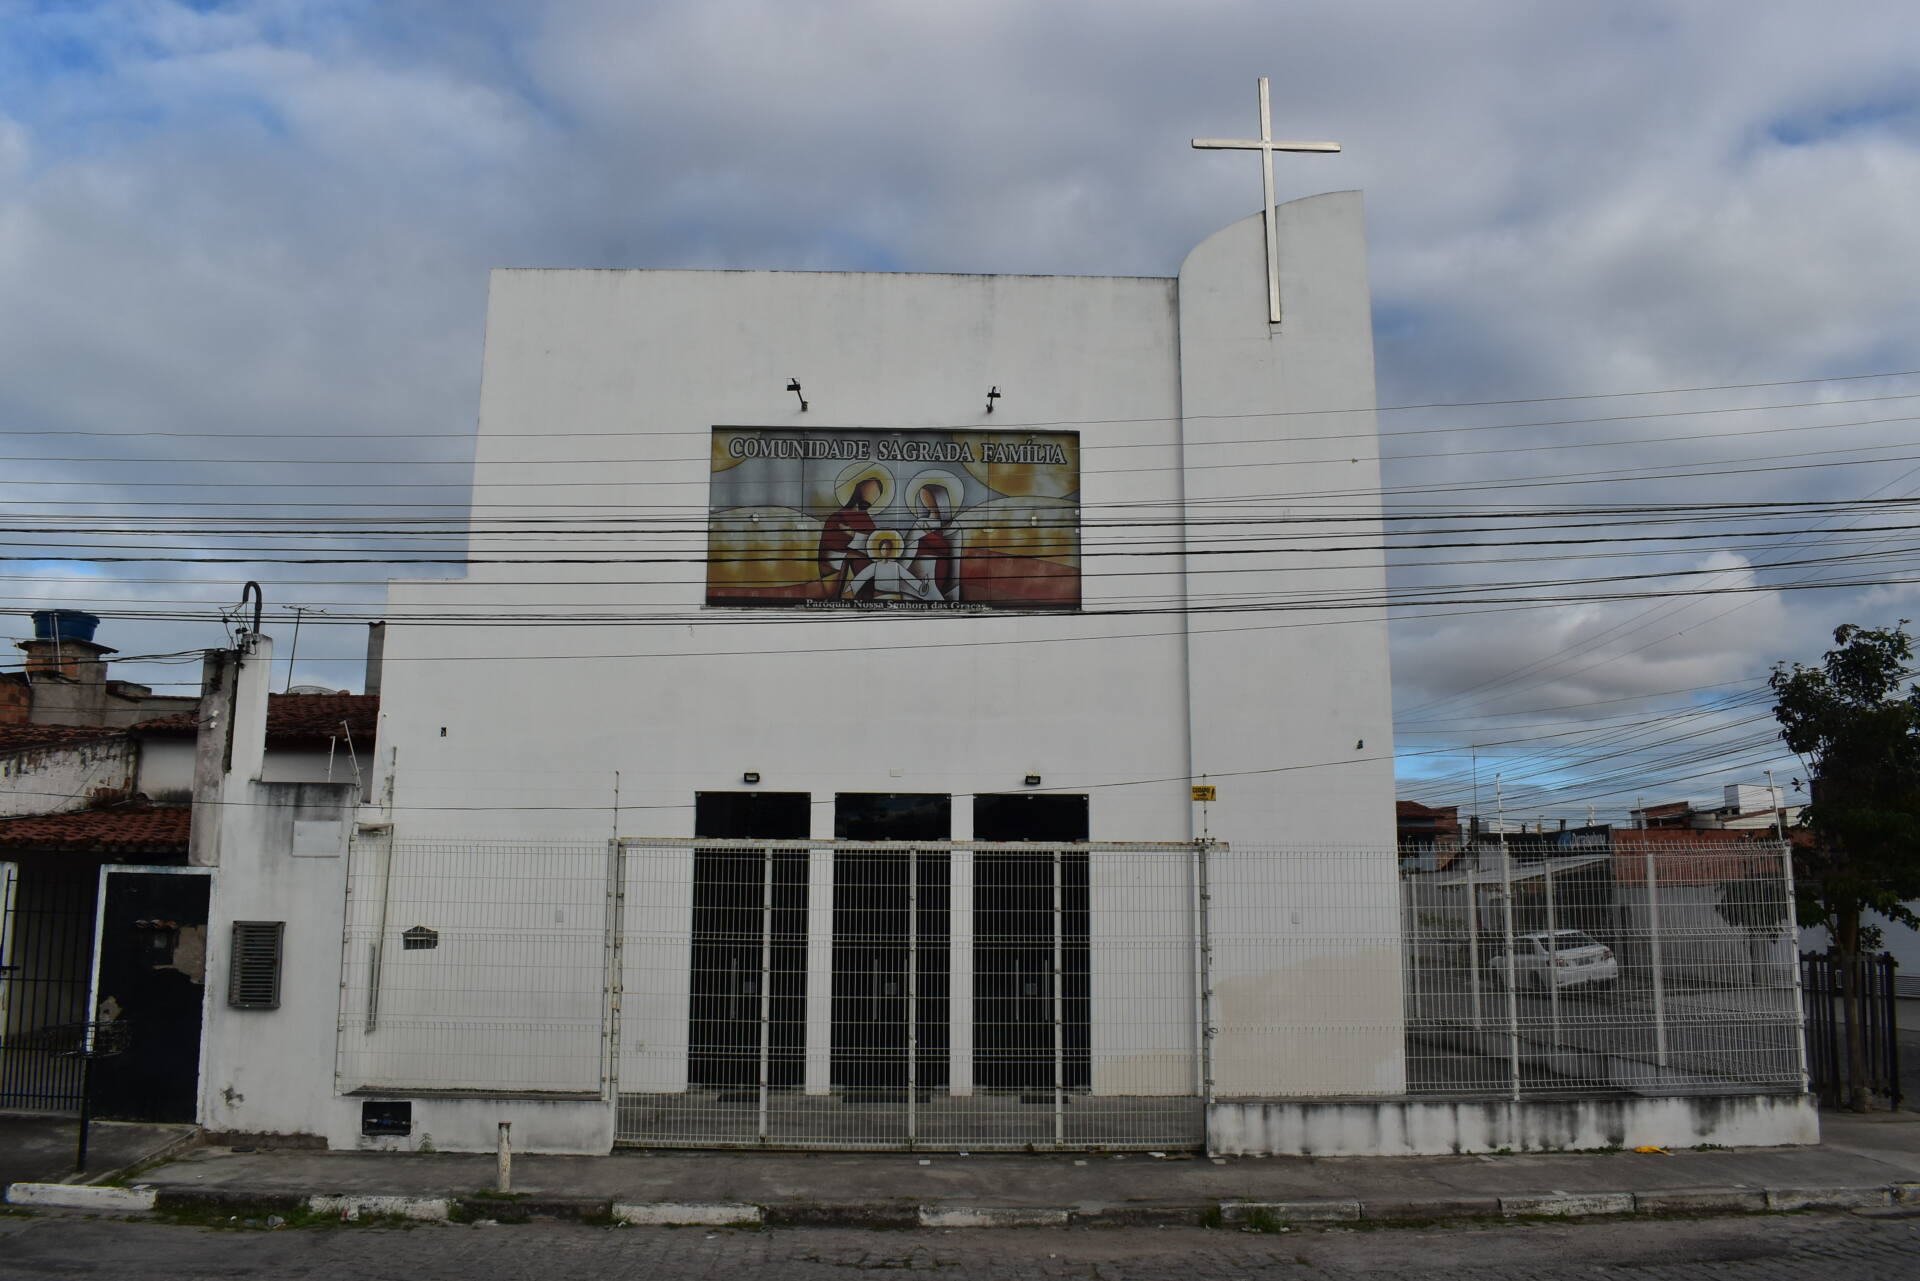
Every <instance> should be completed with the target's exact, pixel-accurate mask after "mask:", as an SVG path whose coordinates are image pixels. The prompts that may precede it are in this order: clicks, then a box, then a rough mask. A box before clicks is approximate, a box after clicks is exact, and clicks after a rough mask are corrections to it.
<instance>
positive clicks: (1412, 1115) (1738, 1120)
mask: <svg viewBox="0 0 1920 1281" xmlns="http://www.w3.org/2000/svg"><path fill="white" fill-rule="evenodd" d="M1819 1141H1820V1119H1819V1115H1818V1113H1817V1112H1816V1111H1815V1109H1814V1104H1813V1100H1812V1099H1811V1098H1810V1097H1808V1096H1806V1095H1797V1094H1796V1095H1690V1096H1668V1097H1662V1098H1624V1099H1525V1100H1521V1101H1520V1102H1512V1101H1509V1100H1504V1099H1410V1098H1397V1099H1378V1100H1350V1101H1349V1100H1302V1099H1284V1100H1283V1099H1227V1100H1221V1101H1217V1102H1216V1103H1215V1104H1214V1105H1213V1108H1212V1109H1211V1111H1210V1112H1209V1113H1208V1116H1207V1150H1208V1151H1209V1152H1211V1153H1213V1154H1215V1155H1218V1156H1434V1155H1440V1154H1443V1153H1450V1152H1499V1151H1509V1152H1564V1151H1578V1150H1580V1149H1585V1148H1634V1147H1642V1146H1646V1145H1654V1146H1658V1147H1663V1148H1691V1147H1702V1146H1705V1145H1708V1144H1713V1145H1716V1146H1721V1147H1783V1146H1787V1145H1791V1144H1811V1143H1818V1142H1819Z"/></svg>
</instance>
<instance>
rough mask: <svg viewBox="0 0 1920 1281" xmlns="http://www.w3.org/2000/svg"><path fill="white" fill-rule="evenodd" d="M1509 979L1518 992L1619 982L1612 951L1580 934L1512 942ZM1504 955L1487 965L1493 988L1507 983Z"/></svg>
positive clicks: (1563, 933) (1529, 937) (1527, 936)
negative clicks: (1511, 976) (1510, 976)
mask: <svg viewBox="0 0 1920 1281" xmlns="http://www.w3.org/2000/svg"><path fill="white" fill-rule="evenodd" d="M1513 948H1514V950H1513V966H1512V969H1513V977H1514V980H1515V982H1516V984H1517V985H1518V986H1519V987H1520V989H1521V990H1522V991H1525V990H1528V989H1531V990H1533V991H1535V992H1545V991H1548V990H1549V989H1558V990H1560V991H1563V992H1564V991H1566V990H1567V989H1568V988H1576V987H1584V988H1589V989H1604V988H1611V987H1613V986H1614V985H1615V984H1616V983H1617V982H1619V979H1620V963H1619V962H1618V961H1616V960H1614V959H1613V949H1612V948H1610V947H1608V946H1607V945H1606V944H1604V943H1602V942H1600V941H1599V940H1597V939H1595V938H1594V937H1593V936H1592V935H1591V934H1588V933H1587V932H1585V931H1584V930H1551V931H1549V930H1542V931H1540V932H1539V933H1537V934H1521V935H1517V936H1516V937H1515V938H1514V940H1513ZM1507 969H1508V966H1507V953H1506V952H1505V951H1499V952H1495V953H1494V954H1493V957H1492V958H1491V959H1490V960H1489V961H1488V962H1487V976H1488V978H1489V979H1490V980H1492V982H1493V984H1494V986H1496V987H1500V986H1504V985H1505V983H1506V981H1507Z"/></svg>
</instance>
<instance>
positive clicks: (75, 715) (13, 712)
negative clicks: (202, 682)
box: [0, 609, 198, 728]
mask: <svg viewBox="0 0 1920 1281" xmlns="http://www.w3.org/2000/svg"><path fill="white" fill-rule="evenodd" d="M99 622H100V620H99V619H98V618H97V617H95V616H94V615H92V614H86V613H82V612H81V611H79V610H77V609H45V610H41V611H39V612H37V613H35V614H34V615H33V637H32V639H30V640H23V641H15V642H14V645H15V647H16V648H18V649H20V650H21V651H23V652H24V653H25V654H26V656H27V658H26V663H25V665H24V667H23V668H22V670H20V671H17V672H0V725H29V724H31V725H100V726H108V727H115V728H119V727H125V726H128V725H137V724H139V723H140V722H142V721H151V720H157V719H159V718H160V717H162V716H171V715H173V714H174V713H176V712H181V711H187V710H190V709H191V708H192V707H193V706H194V704H195V703H196V702H197V701H198V700H197V699H196V698H195V697H193V696H191V695H188V696H177V695H171V694H156V693H154V692H153V690H152V689H151V688H149V687H148V686H145V685H138V684H135V683H134V682H133V681H120V680H109V679H108V678H107V655H109V654H113V653H117V652H118V651H117V650H115V649H113V648H112V647H111V646H108V645H102V644H100V643H99V642H98V641H95V640H94V639H93V633H94V628H95V627H96V626H97V625H98V624H99Z"/></svg>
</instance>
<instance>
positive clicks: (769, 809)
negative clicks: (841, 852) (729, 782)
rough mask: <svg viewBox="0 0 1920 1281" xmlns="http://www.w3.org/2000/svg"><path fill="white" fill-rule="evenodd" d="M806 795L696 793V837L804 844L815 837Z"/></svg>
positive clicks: (811, 803) (810, 800)
mask: <svg viewBox="0 0 1920 1281" xmlns="http://www.w3.org/2000/svg"><path fill="white" fill-rule="evenodd" d="M812 827H813V797H812V795H811V794H809V793H807V792H695V793H694V794H693V834H694V835H695V836H700V837H707V838H709V839H711V840H716V841H755V840H759V841H804V840H806V839H807V837H808V836H809V835H811V834H812Z"/></svg>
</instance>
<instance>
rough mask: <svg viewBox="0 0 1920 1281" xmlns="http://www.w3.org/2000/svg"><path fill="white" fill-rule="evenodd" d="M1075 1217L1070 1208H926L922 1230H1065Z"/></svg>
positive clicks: (921, 1224)
mask: <svg viewBox="0 0 1920 1281" xmlns="http://www.w3.org/2000/svg"><path fill="white" fill-rule="evenodd" d="M1072 1217H1073V1211H1071V1210H1067V1209H1042V1208H1039V1207H1034V1206H983V1205H923V1206H921V1207H920V1217H919V1223H920V1226H921V1227H923V1228H1064V1227H1066V1226H1067V1223H1068V1221H1069V1220H1070V1219H1071V1218H1072Z"/></svg>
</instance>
